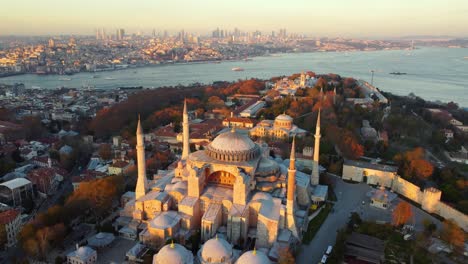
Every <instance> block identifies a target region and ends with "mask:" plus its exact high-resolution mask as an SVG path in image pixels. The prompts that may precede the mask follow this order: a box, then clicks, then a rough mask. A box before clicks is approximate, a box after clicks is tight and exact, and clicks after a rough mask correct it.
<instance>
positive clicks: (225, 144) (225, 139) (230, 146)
mask: <svg viewBox="0 0 468 264" xmlns="http://www.w3.org/2000/svg"><path fill="white" fill-rule="evenodd" d="M255 146H256V145H255V143H254V142H253V141H252V140H251V139H250V138H249V137H247V136H245V135H242V134H240V133H237V132H236V131H229V132H226V133H223V134H221V135H219V136H217V137H216V138H215V139H214V140H213V142H211V144H210V147H211V148H213V149H216V150H227V151H249V150H251V149H253V148H255Z"/></svg>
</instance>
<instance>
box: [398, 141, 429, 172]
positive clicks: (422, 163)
mask: <svg viewBox="0 0 468 264" xmlns="http://www.w3.org/2000/svg"><path fill="white" fill-rule="evenodd" d="M394 160H395V161H396V162H397V163H398V164H399V165H400V172H401V174H402V175H403V177H405V178H407V179H411V178H416V179H419V180H424V179H427V178H429V177H430V176H432V174H433V173H434V166H433V165H432V164H431V163H430V162H429V161H427V160H426V159H425V151H424V149H423V148H421V147H417V148H415V149H413V150H409V151H406V152H405V153H403V154H397V155H396V156H395V157H394Z"/></svg>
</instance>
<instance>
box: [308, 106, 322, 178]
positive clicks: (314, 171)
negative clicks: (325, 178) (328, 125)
mask: <svg viewBox="0 0 468 264" xmlns="http://www.w3.org/2000/svg"><path fill="white" fill-rule="evenodd" d="M320 111H321V109H319V112H318V116H317V125H316V127H315V146H314V161H313V165H314V166H313V168H312V174H311V178H310V183H311V184H312V185H317V184H318V183H319V155H320V137H321V135H320Z"/></svg>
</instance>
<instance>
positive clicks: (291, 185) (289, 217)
mask: <svg viewBox="0 0 468 264" xmlns="http://www.w3.org/2000/svg"><path fill="white" fill-rule="evenodd" d="M295 162H296V137H295V136H294V137H293V141H292V146H291V156H290V158H289V168H288V184H287V194H286V228H287V229H289V230H291V232H292V234H293V235H294V236H295V237H299V234H298V232H297V226H296V217H295V214H294V208H295V204H296V197H295V196H296V165H295Z"/></svg>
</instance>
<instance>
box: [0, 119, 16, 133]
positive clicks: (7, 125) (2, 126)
mask: <svg viewBox="0 0 468 264" xmlns="http://www.w3.org/2000/svg"><path fill="white" fill-rule="evenodd" d="M20 128H21V126H20V125H18V124H15V123H11V122H7V121H0V133H4V132H6V131H11V130H18V129H20Z"/></svg>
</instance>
